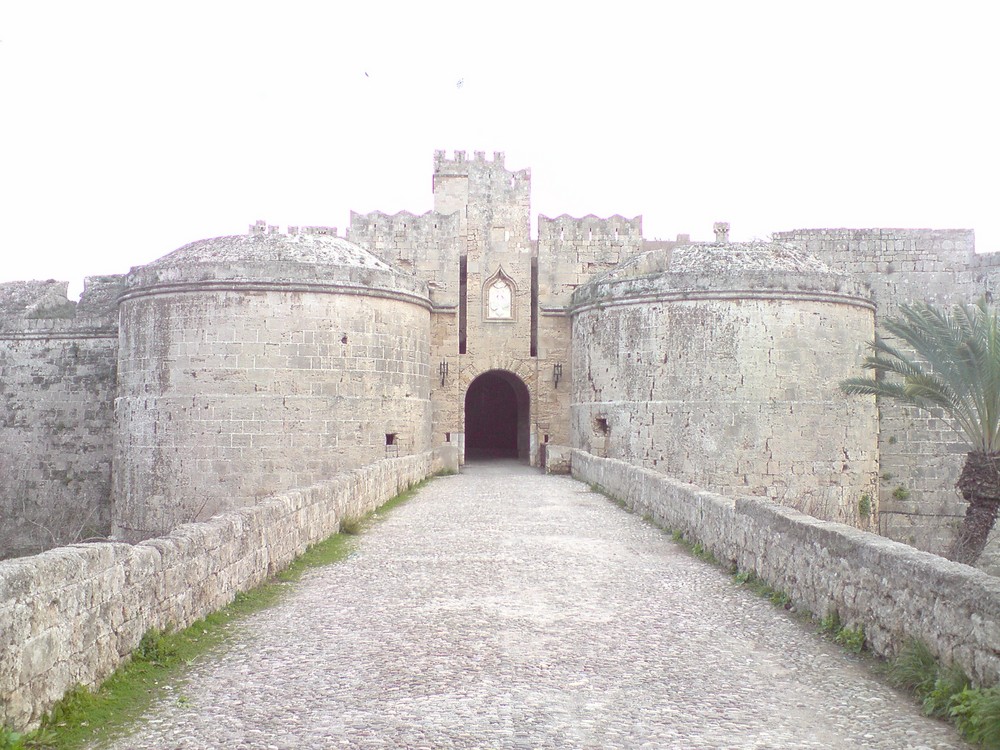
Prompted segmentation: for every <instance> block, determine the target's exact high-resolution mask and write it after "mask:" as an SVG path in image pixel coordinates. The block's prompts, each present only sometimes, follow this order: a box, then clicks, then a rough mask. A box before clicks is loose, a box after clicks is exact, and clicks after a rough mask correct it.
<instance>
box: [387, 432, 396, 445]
mask: <svg viewBox="0 0 1000 750" xmlns="http://www.w3.org/2000/svg"><path fill="white" fill-rule="evenodd" d="M385 444H386V445H395V444H396V433H395V432H387V433H385Z"/></svg>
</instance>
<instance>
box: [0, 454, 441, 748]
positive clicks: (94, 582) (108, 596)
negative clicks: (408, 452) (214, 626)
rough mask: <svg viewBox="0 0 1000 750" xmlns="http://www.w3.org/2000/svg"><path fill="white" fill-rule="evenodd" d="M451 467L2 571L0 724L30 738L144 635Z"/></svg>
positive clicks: (386, 470) (432, 459) (198, 614)
mask: <svg viewBox="0 0 1000 750" xmlns="http://www.w3.org/2000/svg"><path fill="white" fill-rule="evenodd" d="M442 459H443V463H444V465H445V467H446V468H447V467H448V466H450V465H451V464H454V463H455V460H454V457H453V456H452V457H450V460H449V457H448V456H444V455H440V454H439V453H437V452H427V453H422V454H418V455H414V456H406V457H401V458H392V459H383V460H380V461H376V462H374V463H372V464H369V465H367V466H364V467H362V468H360V469H356V470H353V471H347V472H344V473H342V474H338V475H337V476H336V477H334V478H332V479H331V480H329V481H326V482H323V483H321V484H317V485H313V486H311V487H307V488H305V489H300V490H292V491H288V492H283V493H279V494H277V495H275V496H273V497H271V498H269V499H267V500H265V501H263V502H261V503H260V504H258V505H254V506H251V507H247V508H241V509H239V510H234V511H230V512H227V513H223V514H220V515H218V516H215V517H214V518H212V519H210V520H209V521H205V522H202V523H191V524H185V525H183V526H180V527H178V528H177V529H175V530H174V531H173V532H172V533H170V534H169V535H167V536H165V537H160V538H155V539H149V540H146V541H144V542H140V543H138V544H134V545H132V544H124V543H115V542H102V543H96V544H75V545H70V546H67V547H59V548H56V549H52V550H49V551H47V552H43V553H41V554H38V555H34V556H31V557H22V558H16V559H13V560H5V561H0V726H3V725H6V726H9V727H13V728H15V729H25V728H29V727H31V726H33V725H35V724H37V722H38V721H39V719H40V718H41V716H42V715H43V714H44V712H45V711H47V710H48V709H50V708H51V707H52V705H53V704H54V703H55V702H56V701H58V700H59V699H60V698H61V697H62V696H63V695H64V694H65V693H66V691H67V690H69V689H70V688H72V687H73V686H74V685H77V684H82V685H87V686H93V685H96V684H99V683H100V682H101V681H102V680H103V679H104V678H106V677H107V676H108V675H110V674H111V672H113V671H114V669H115V668H116V667H117V666H118V665H119V664H121V663H122V662H123V661H124V660H125V659H127V658H128V656H129V654H131V653H132V651H133V650H134V649H135V648H136V646H138V644H139V641H140V639H141V638H142V636H143V634H144V633H145V632H146V631H148V630H150V629H151V628H156V629H163V628H166V627H172V628H175V629H180V628H184V627H186V626H188V625H190V624H191V623H192V622H195V621H196V620H198V619H200V618H202V617H204V616H205V615H207V614H210V613H211V612H214V611H216V610H218V609H220V608H222V607H224V606H225V605H226V604H228V603H229V602H231V601H232V600H233V598H234V597H235V596H236V594H237V593H239V592H241V591H246V590H248V589H251V588H253V587H255V586H257V585H259V584H261V583H262V582H264V581H265V580H267V578H268V577H270V576H272V575H274V574H275V573H277V572H278V571H280V570H281V569H283V568H285V567H286V566H287V565H288V564H289V563H291V562H292V560H294V559H295V558H296V557H297V556H298V555H300V554H302V553H303V552H304V551H305V550H306V548H307V547H308V546H309V545H311V544H315V543H316V542H319V541H322V540H323V539H326V538H327V537H329V536H331V535H332V534H335V533H337V531H338V530H339V529H340V523H341V520H342V519H344V518H353V517H359V516H362V515H364V514H366V513H368V512H370V511H372V510H374V509H375V508H377V507H379V506H380V505H382V504H383V503H384V502H385V501H387V500H389V499H390V498H392V497H393V496H395V495H397V494H398V493H399V492H401V491H403V490H405V489H406V488H407V487H409V486H411V485H413V484H416V483H417V482H419V481H421V480H422V479H424V478H426V477H427V476H429V475H431V474H432V473H434V472H435V471H437V470H438V469H440V468H441V467H442Z"/></svg>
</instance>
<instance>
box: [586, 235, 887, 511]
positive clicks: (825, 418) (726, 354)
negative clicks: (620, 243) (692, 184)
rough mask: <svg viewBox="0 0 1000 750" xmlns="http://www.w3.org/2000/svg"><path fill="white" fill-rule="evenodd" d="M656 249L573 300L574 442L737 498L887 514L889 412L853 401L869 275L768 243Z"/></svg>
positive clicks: (720, 239) (868, 307) (868, 318)
mask: <svg viewBox="0 0 1000 750" xmlns="http://www.w3.org/2000/svg"><path fill="white" fill-rule="evenodd" d="M717 230H721V231H719V235H720V236H717V241H716V242H715V243H706V244H688V245H681V246H678V247H675V248H673V249H672V250H652V251H649V252H646V253H641V254H639V255H637V256H635V257H633V258H631V259H630V260H628V261H626V262H624V263H623V264H621V265H620V266H618V267H617V268H615V269H613V270H611V271H609V272H607V273H606V274H604V275H603V276H600V277H597V278H595V279H594V280H593V281H591V282H589V283H588V284H585V285H583V286H581V287H580V288H579V289H577V290H576V292H575V294H574V297H573V307H572V337H573V371H574V373H575V375H574V378H573V383H574V389H575V390H574V398H573V407H572V413H571V420H572V428H571V429H572V435H573V444H574V446H576V447H579V448H583V449H585V450H589V451H591V452H592V453H596V454H599V455H605V456H607V457H609V458H618V459H621V460H623V461H627V462H629V463H633V464H636V465H640V466H644V467H647V468H649V469H652V470H654V471H658V472H662V473H664V474H667V475H670V476H672V477H675V478H677V479H680V480H682V481H687V482H691V483H692V484H697V485H700V486H702V487H705V488H706V489H712V490H715V491H717V492H721V493H723V494H727V495H756V496H761V497H765V498H769V499H771V500H773V501H774V502H777V503H780V504H783V505H787V506H791V507H794V508H797V509H799V510H802V511H804V512H806V513H809V514H811V515H814V516H817V517H819V518H825V519H829V520H836V521H842V522H846V523H850V524H853V525H857V526H863V527H869V526H871V525H872V524H874V523H875V521H876V518H875V513H876V509H875V508H874V506H873V504H874V502H875V501H874V498H875V497H876V496H877V494H876V478H877V473H878V465H877V452H876V440H877V436H878V418H877V414H876V410H875V403H874V399H860V398H849V397H846V396H844V395H843V394H842V393H841V392H840V390H839V387H838V384H839V382H840V380H842V379H843V378H846V377H848V376H852V375H855V374H857V372H858V366H859V364H860V362H861V361H862V359H863V357H864V355H865V353H866V349H867V343H868V342H869V341H871V340H872V339H873V338H874V335H875V331H874V324H875V320H874V305H873V303H872V301H871V296H870V291H869V290H868V289H867V288H866V287H864V286H863V285H862V284H860V283H858V282H856V281H854V280H852V279H849V278H847V277H845V276H843V275H841V274H837V273H833V272H831V271H830V269H829V268H828V267H827V266H825V265H824V264H823V263H821V262H820V261H819V260H817V259H815V258H813V257H811V256H808V255H806V254H804V253H802V252H799V251H798V250H795V249H792V248H789V247H787V246H783V245H778V244H774V243H769V242H750V243H730V242H728V237H727V231H726V230H728V226H727V225H724V224H722V225H717Z"/></svg>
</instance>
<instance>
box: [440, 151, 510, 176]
mask: <svg viewBox="0 0 1000 750" xmlns="http://www.w3.org/2000/svg"><path fill="white" fill-rule="evenodd" d="M503 162H504V152H503V151H494V152H493V161H492V162H489V161H487V160H486V152H485V151H474V152H473V158H472V160H471V161H470V160H469V159H466V157H465V151H455V156H454V158H452V159H449V158H448V156H447V152H446V151H435V152H434V171H435V172H442V171H446V170H449V169H454V170H456V172H455V173H456V174H458V173H460V171H461V170H462V169H465V170H467V169H468V166H467V165H469V164H470V163H471V164H492V165H493V166H494V167H501V168H502V167H503ZM459 165H462V166H459Z"/></svg>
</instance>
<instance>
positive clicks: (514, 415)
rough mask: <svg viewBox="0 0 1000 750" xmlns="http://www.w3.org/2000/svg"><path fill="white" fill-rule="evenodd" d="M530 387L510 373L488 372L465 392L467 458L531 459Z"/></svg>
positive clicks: (474, 381)
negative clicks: (529, 436) (529, 453)
mask: <svg viewBox="0 0 1000 750" xmlns="http://www.w3.org/2000/svg"><path fill="white" fill-rule="evenodd" d="M529 411H530V407H529V398H528V387H527V386H526V385H525V384H524V381H523V380H521V378H519V377H518V376H517V375H515V374H514V373H512V372H508V371H506V370H490V371H489V372H484V373H483V374H482V375H480V376H479V377H478V378H476V379H475V380H473V381H472V383H471V384H470V385H469V390H467V391H466V392H465V457H466V458H472V459H476V458H520V459H523V460H527V459H528V450H529V438H528V425H529V421H530V420H529V416H530V415H529Z"/></svg>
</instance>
